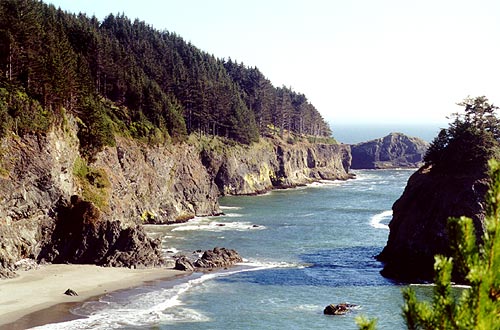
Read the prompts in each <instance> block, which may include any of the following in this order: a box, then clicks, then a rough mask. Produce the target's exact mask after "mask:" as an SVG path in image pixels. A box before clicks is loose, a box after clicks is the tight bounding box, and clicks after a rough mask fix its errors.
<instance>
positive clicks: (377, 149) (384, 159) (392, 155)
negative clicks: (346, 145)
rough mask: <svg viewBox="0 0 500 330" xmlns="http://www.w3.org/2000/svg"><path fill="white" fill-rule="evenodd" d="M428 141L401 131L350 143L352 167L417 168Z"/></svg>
mask: <svg viewBox="0 0 500 330" xmlns="http://www.w3.org/2000/svg"><path fill="white" fill-rule="evenodd" d="M428 147H429V143H427V142H426V141H424V140H422V139H420V138H416V137H409V136H407V135H405V134H402V133H390V134H389V135H387V136H385V137H383V138H379V139H374V140H371V141H367V142H362V143H358V144H354V145H351V154H352V163H351V168H352V169H385V168H402V167H403V168H404V167H415V168H418V167H420V166H422V165H423V157H424V155H425V152H426V151H427V148H428Z"/></svg>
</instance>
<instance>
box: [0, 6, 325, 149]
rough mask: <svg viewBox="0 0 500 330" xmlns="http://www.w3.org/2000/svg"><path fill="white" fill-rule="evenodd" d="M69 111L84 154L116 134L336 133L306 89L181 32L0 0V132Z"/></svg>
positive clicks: (42, 127) (43, 123)
mask: <svg viewBox="0 0 500 330" xmlns="http://www.w3.org/2000/svg"><path fill="white" fill-rule="evenodd" d="M290 70H293V68H290ZM66 112H69V113H71V114H73V115H75V116H76V117H77V118H78V125H79V139H80V144H81V146H82V150H83V151H84V152H85V153H87V154H93V153H94V152H95V151H98V150H100V149H101V148H102V147H103V146H104V145H113V144H114V136H115V135H116V134H123V135H130V136H132V137H134V138H138V139H145V140H147V141H149V142H153V143H163V142H168V141H173V142H175V141H179V140H183V139H185V137H186V136H187V135H188V134H191V133H199V134H209V135H217V136H223V137H228V138H231V139H234V140H236V141H238V142H241V143H251V142H253V141H256V140H258V138H259V135H260V136H262V135H266V134H270V133H273V134H283V132H292V133H295V134H299V135H312V136H329V135H330V134H331V131H330V129H329V127H328V124H327V123H326V122H325V121H324V120H323V118H322V117H321V115H320V114H319V112H318V111H317V110H316V109H315V107H314V106H313V105H311V104H310V103H309V102H308V100H307V98H306V97H305V96H304V95H303V94H300V93H296V92H294V91H292V90H291V89H290V88H285V87H278V88H277V87H274V86H273V85H272V84H271V82H270V81H269V80H268V79H267V78H266V77H265V76H264V75H263V74H262V73H261V72H260V71H259V70H258V69H257V68H249V67H246V66H245V65H243V64H241V63H238V62H235V61H232V60H224V59H218V58H215V57H214V56H213V55H210V54H207V53H206V52H203V51H201V50H199V49H198V48H196V47H195V46H194V45H192V44H190V43H188V42H186V41H184V40H183V39H182V38H181V37H180V36H178V35H176V34H175V33H171V32H167V31H158V30H155V29H154V28H153V27H151V26H149V25H148V24H147V23H145V22H141V21H139V20H135V21H131V20H130V19H129V18H127V17H125V16H124V15H123V14H122V15H116V16H115V15H109V16H108V17H106V18H105V19H104V20H103V21H102V22H101V21H99V20H98V19H97V18H95V17H88V16H86V15H85V14H78V15H75V14H69V13H66V12H64V11H61V10H59V9H56V8H55V7H54V6H52V5H46V4H44V3H42V2H40V1H36V0H2V1H0V134H1V136H4V135H5V134H6V133H7V132H9V131H14V132H15V133H17V134H19V135H22V134H25V133H27V132H41V133H42V132H44V131H46V130H48V129H49V128H50V127H51V125H52V124H54V123H57V122H58V121H62V120H64V118H65V116H64V113H66Z"/></svg>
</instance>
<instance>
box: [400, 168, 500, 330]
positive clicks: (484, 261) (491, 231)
mask: <svg viewBox="0 0 500 330" xmlns="http://www.w3.org/2000/svg"><path fill="white" fill-rule="evenodd" d="M489 166H490V177H491V184H490V190H489V191H488V194H487V196H486V201H487V213H486V217H485V234H484V236H483V239H482V242H481V243H479V244H478V243H477V239H476V235H475V232H474V226H473V223H472V220H471V219H470V218H467V217H460V218H457V219H450V222H449V232H450V235H452V237H453V238H454V246H453V251H454V255H453V258H446V257H443V256H436V259H435V260H436V262H435V264H434V269H435V271H436V276H435V287H434V296H433V298H432V301H431V302H428V301H419V300H418V299H417V297H416V293H415V291H414V290H413V289H411V288H408V289H406V290H404V291H403V297H404V300H405V303H404V306H403V316H404V319H405V322H406V325H407V327H408V329H411V330H417V329H464V330H465V329H467V330H469V329H479V330H483V329H484V330H491V329H500V318H499V316H500V272H499V271H498V270H499V269H500V164H499V163H498V162H497V161H495V160H491V161H489ZM453 264H455V265H456V266H458V267H456V268H457V269H459V271H461V272H463V273H464V274H465V279H466V280H467V282H468V283H469V285H470V288H468V289H465V290H463V292H462V293H461V295H460V296H459V297H458V298H456V296H455V295H454V294H453V292H452V282H451V279H452V268H453Z"/></svg>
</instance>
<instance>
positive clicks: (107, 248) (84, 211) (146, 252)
mask: <svg viewBox="0 0 500 330" xmlns="http://www.w3.org/2000/svg"><path fill="white" fill-rule="evenodd" d="M57 212H58V217H57V221H56V223H55V226H53V227H48V228H45V230H44V231H45V237H44V240H43V241H42V248H41V251H40V254H39V255H38V260H39V261H41V262H52V263H75V264H97V265H100V266H113V267H132V268H136V267H151V266H158V265H162V264H163V263H164V260H163V257H162V255H161V251H160V246H161V243H160V241H159V240H153V239H151V238H150V237H148V236H147V234H146V232H145V231H144V228H143V227H142V226H129V227H126V226H122V223H121V222H120V221H108V220H104V219H102V217H101V213H100V211H99V209H98V208H97V207H96V206H95V205H94V204H93V203H91V202H87V201H84V200H82V199H81V198H80V197H78V196H76V195H75V196H72V197H71V202H69V203H68V202H67V201H65V200H60V201H59V205H58V207H57Z"/></svg>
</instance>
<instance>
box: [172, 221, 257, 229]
mask: <svg viewBox="0 0 500 330" xmlns="http://www.w3.org/2000/svg"><path fill="white" fill-rule="evenodd" d="M264 229H266V227H264V226H261V225H255V224H252V223H251V222H247V221H233V222H217V221H212V220H211V221H205V222H198V223H191V224H186V225H183V226H178V227H176V228H174V229H172V231H195V230H202V231H210V232H222V231H247V230H264Z"/></svg>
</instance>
